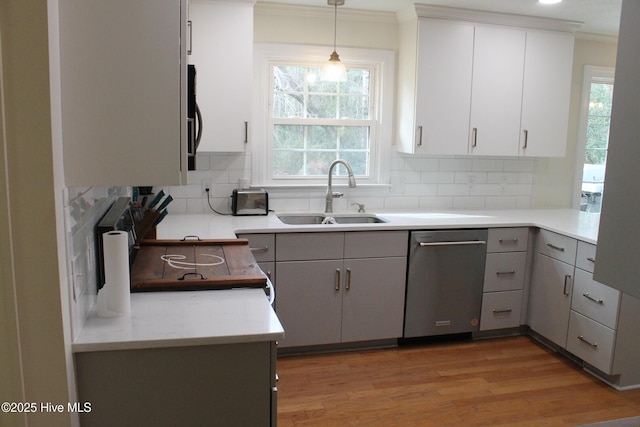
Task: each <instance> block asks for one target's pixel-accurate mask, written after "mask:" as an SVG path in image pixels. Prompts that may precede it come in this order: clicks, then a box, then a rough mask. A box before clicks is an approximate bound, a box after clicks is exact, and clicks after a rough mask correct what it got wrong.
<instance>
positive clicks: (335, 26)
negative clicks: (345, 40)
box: [333, 0, 338, 52]
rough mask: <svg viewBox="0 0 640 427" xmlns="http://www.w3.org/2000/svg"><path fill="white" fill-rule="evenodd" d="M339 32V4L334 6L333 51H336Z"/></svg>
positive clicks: (336, 3)
mask: <svg viewBox="0 0 640 427" xmlns="http://www.w3.org/2000/svg"><path fill="white" fill-rule="evenodd" d="M337 32H338V2H337V0H336V2H335V3H334V4H333V51H334V52H335V51H336V33H337Z"/></svg>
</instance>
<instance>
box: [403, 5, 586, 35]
mask: <svg viewBox="0 0 640 427" xmlns="http://www.w3.org/2000/svg"><path fill="white" fill-rule="evenodd" d="M409 13H410V11H409V10H405V11H402V12H400V13H399V14H398V19H399V20H407V19H409V16H410V15H409ZM415 16H418V17H421V18H439V19H451V20H456V21H468V22H474V23H481V24H496V25H508V26H514V27H523V28H532V29H537V30H551V31H562V32H568V33H575V32H576V31H577V30H578V28H580V26H582V22H580V21H567V20H563V19H553V18H543V17H538V16H528V15H518V14H511V13H497V12H487V11H483V10H472V9H460V8H453V7H444V6H430V5H423V4H416V5H415V11H414V15H413V18H415Z"/></svg>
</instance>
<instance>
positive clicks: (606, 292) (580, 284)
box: [571, 269, 620, 329]
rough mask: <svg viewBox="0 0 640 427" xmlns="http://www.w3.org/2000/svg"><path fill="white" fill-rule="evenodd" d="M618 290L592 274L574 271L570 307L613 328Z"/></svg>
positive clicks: (615, 319) (616, 311) (614, 326)
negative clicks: (597, 279) (596, 279)
mask: <svg viewBox="0 0 640 427" xmlns="http://www.w3.org/2000/svg"><path fill="white" fill-rule="evenodd" d="M619 305H620V291H618V290H617V289H613V288H610V287H609V286H606V285H603V284H602V283H600V282H596V281H595V280H593V274H591V273H587V272H586V271H582V270H580V269H576V271H575V281H574V285H573V297H572V299H571V309H572V310H574V311H577V312H578V313H581V314H584V315H585V316H587V317H589V318H591V319H593V320H595V321H596V322H600V323H602V324H603V325H605V326H608V327H609V328H612V329H615V328H616V324H617V322H618V307H619Z"/></svg>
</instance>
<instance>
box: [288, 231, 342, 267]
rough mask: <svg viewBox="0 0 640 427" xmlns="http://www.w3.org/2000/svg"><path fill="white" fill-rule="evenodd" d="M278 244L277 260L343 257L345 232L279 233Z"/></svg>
mask: <svg viewBox="0 0 640 427" xmlns="http://www.w3.org/2000/svg"><path fill="white" fill-rule="evenodd" d="M276 245H277V246H278V250H277V251H276V261H300V260H322V259H342V257H343V254H344V233H334V232H324V233H283V234H277V235H276Z"/></svg>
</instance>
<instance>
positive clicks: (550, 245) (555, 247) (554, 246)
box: [547, 243, 564, 252]
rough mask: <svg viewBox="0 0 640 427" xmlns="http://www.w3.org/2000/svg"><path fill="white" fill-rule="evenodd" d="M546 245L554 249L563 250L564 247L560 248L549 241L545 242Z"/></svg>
mask: <svg viewBox="0 0 640 427" xmlns="http://www.w3.org/2000/svg"><path fill="white" fill-rule="evenodd" d="M547 246H549V247H550V248H551V249H555V250H556V251H560V252H564V248H561V247H560V246H556V245H553V244H551V243H547Z"/></svg>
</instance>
